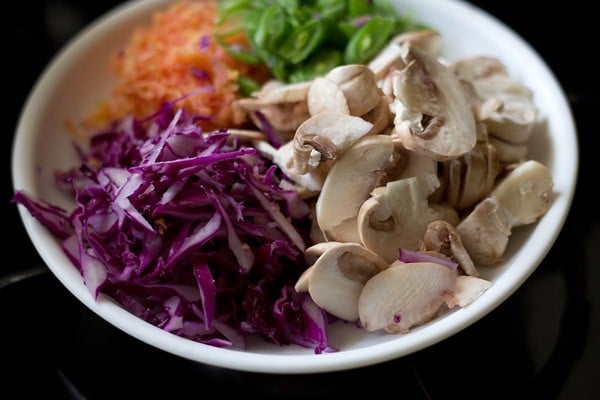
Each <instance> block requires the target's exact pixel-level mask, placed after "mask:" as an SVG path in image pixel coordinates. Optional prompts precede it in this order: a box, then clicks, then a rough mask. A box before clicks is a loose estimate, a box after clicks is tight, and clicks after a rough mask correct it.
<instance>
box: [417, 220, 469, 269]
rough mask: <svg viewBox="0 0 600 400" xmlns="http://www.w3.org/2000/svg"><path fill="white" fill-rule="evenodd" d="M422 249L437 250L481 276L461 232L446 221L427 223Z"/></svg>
mask: <svg viewBox="0 0 600 400" xmlns="http://www.w3.org/2000/svg"><path fill="white" fill-rule="evenodd" d="M421 251H436V252H439V253H441V254H442V255H444V256H446V257H447V258H448V259H450V260H452V261H454V262H456V263H457V264H458V265H459V266H460V267H461V268H462V270H463V271H464V272H465V273H466V274H467V275H470V276H479V272H478V271H477V268H475V264H474V263H473V260H472V259H471V256H470V255H469V252H468V251H467V249H465V246H464V245H463V243H462V240H461V239H460V234H459V233H458V231H457V230H456V228H454V226H452V225H451V224H450V223H448V222H446V221H441V220H439V221H433V222H432V223H430V224H429V225H427V230H426V231H425V235H424V236H423V242H422V248H421Z"/></svg>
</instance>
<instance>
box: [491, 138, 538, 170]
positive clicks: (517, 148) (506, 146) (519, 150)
mask: <svg viewBox="0 0 600 400" xmlns="http://www.w3.org/2000/svg"><path fill="white" fill-rule="evenodd" d="M489 141H490V144H491V145H492V146H494V147H495V148H496V153H497V154H498V160H499V161H500V162H502V163H505V164H508V163H520V162H523V161H525V160H526V159H527V153H528V151H529V148H528V146H527V144H526V143H521V144H518V143H509V142H507V141H505V140H502V139H499V138H497V137H493V136H492V137H490V138H489Z"/></svg>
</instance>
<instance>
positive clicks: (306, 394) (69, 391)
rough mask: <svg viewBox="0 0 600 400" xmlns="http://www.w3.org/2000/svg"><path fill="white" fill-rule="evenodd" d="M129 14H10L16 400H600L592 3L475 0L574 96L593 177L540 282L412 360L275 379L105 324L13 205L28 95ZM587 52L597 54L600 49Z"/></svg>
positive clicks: (9, 262) (6, 386)
mask: <svg viewBox="0 0 600 400" xmlns="http://www.w3.org/2000/svg"><path fill="white" fill-rule="evenodd" d="M91 3H94V5H92V4H91ZM118 3H119V2H118V1H115V0H111V1H106V0H105V1H102V2H100V1H97V2H91V1H75V0H64V1H58V0H56V1H55V0H51V1H29V2H17V3H15V7H16V8H15V9H16V12H11V13H9V14H5V16H4V18H5V19H6V22H3V23H2V24H1V25H2V27H1V29H2V35H1V36H0V41H1V42H0V43H2V47H1V49H2V50H1V51H2V54H3V57H2V62H1V65H2V67H1V68H2V73H1V74H0V79H1V80H2V86H1V89H2V93H3V95H4V101H3V106H2V117H3V118H2V122H3V123H4V126H5V128H4V133H3V135H2V138H3V143H4V145H3V147H2V151H3V154H4V156H3V157H2V163H3V168H2V171H3V172H2V174H3V176H4V178H3V180H2V182H4V183H3V185H2V199H3V200H2V201H3V203H2V204H3V205H2V207H3V210H4V213H3V214H4V218H3V222H4V225H3V227H4V234H3V235H2V236H3V237H2V248H3V249H4V253H5V254H6V259H5V261H4V262H3V263H2V264H3V265H2V268H1V269H0V278H1V277H16V276H18V275H19V274H25V275H27V274H29V273H31V275H32V276H30V277H29V278H27V279H23V280H21V281H20V282H18V283H12V284H9V285H7V286H4V287H2V286H1V285H0V310H1V311H0V313H1V317H0V321H1V322H0V343H2V346H3V347H4V348H3V350H2V357H1V358H0V359H1V360H2V361H1V365H2V368H1V370H2V372H0V387H1V388H2V390H3V391H5V393H12V395H11V396H14V398H29V397H31V396H33V395H36V394H44V395H45V396H46V397H48V398H65V399H84V398H85V399H104V398H127V397H131V398H133V396H135V398H137V397H139V398H144V397H145V398H164V396H169V397H168V398H171V399H173V398H178V397H179V396H184V395H190V394H193V395H194V394H195V396H198V397H201V396H203V395H205V393H206V389H209V388H210V389H214V390H215V391H216V393H217V394H219V395H220V394H223V395H228V394H237V393H246V394H253V395H256V396H257V397H258V396H260V398H278V397H285V398H305V399H306V398H311V397H313V396H315V395H316V396H317V397H319V398H320V397H330V396H334V395H346V394H354V393H357V392H364V391H365V390H366V391H367V392H369V391H370V392H372V393H373V394H380V393H381V394H384V395H388V396H389V395H391V394H394V396H397V397H396V398H403V399H404V398H407V399H446V398H458V397H460V398H478V399H479V398H483V399H496V398H498V399H515V398H529V399H538V398H539V399H565V400H567V399H569V400H570V399H598V398H600V379H598V377H600V372H598V371H599V370H600V262H599V261H600V256H599V254H600V253H599V252H598V246H599V245H600V217H599V215H600V212H599V208H598V205H597V204H598V202H597V201H596V200H595V199H596V198H595V196H594V192H596V191H597V190H595V189H594V186H593V183H594V182H597V176H596V175H595V174H596V173H597V172H598V171H599V168H598V166H597V165H596V164H594V158H595V157H594V153H595V149H596V148H597V145H598V142H599V141H598V135H599V134H600V133H599V132H598V127H597V123H596V121H597V114H598V107H599V106H600V104H599V101H598V100H599V97H600V96H599V95H598V92H597V91H596V90H597V84H598V72H597V67H596V65H595V64H594V63H593V62H592V61H591V60H588V59H587V58H586V53H585V51H584V50H579V49H580V48H581V47H580V43H583V45H584V46H586V43H588V42H590V41H591V40H592V39H593V35H592V34H591V33H590V32H591V31H592V30H593V27H594V25H593V24H594V22H592V18H593V16H592V14H593V13H592V12H591V11H589V12H586V11H585V6H578V2H577V1H575V2H569V8H568V9H567V8H563V9H560V10H558V9H553V8H551V7H550V6H548V7H547V9H546V10H545V11H544V12H545V13H546V14H544V15H545V16H544V17H542V16H541V15H540V16H535V15H532V14H530V13H528V12H524V11H522V10H521V8H520V7H521V5H522V4H523V2H518V1H512V0H506V1H502V2H498V1H483V0H478V1H472V3H474V4H475V5H477V6H479V7H481V8H482V9H484V10H486V11H488V12H489V13H491V14H492V15H494V16H496V17H498V18H499V19H500V20H502V21H504V22H505V23H506V24H507V25H508V26H509V27H511V28H512V29H513V30H515V31H516V32H517V33H518V34H520V35H521V36H522V37H523V38H524V39H525V40H527V41H528V42H529V43H530V44H531V45H532V46H533V47H534V48H535V49H536V50H537V51H538V52H539V53H540V55H541V56H542V57H543V58H544V59H545V60H546V62H547V63H548V65H549V66H550V67H551V69H552V70H553V71H554V73H555V74H556V76H557V78H558V79H559V81H560V83H561V85H562V86H563V88H564V90H565V92H566V93H567V95H568V98H569V101H570V104H571V107H572V110H573V113H574V116H575V120H576V124H577V129H578V135H579V137H578V140H579V143H580V174H579V180H578V187H577V191H576V195H575V199H574V203H573V208H572V211H571V213H570V214H569V217H568V219H567V221H566V224H565V226H564V228H563V231H562V233H561V234H560V236H559V238H558V240H557V241H556V244H555V245H554V247H553V248H552V249H551V251H550V253H549V254H548V256H547V257H546V258H545V259H544V261H543V262H542V264H541V265H540V266H539V268H538V269H537V270H536V272H535V273H534V274H533V275H532V276H531V277H530V279H528V280H527V281H526V283H525V284H524V285H523V286H522V287H521V288H520V289H519V290H518V291H517V292H516V293H515V294H514V295H513V296H511V297H510V298H509V299H508V300H507V301H506V302H504V303H503V304H502V305H501V306H499V307H498V308H497V309H496V310H494V311H493V312H491V313H490V314H488V315H487V316H486V317H484V318H483V319H482V320H480V321H478V322H477V323H475V324H473V325H472V326H470V327H469V328H467V329H465V330H463V331H461V332H460V333H458V334H456V335H454V336H452V337H451V338H448V339H446V340H444V341H443V342H440V343H438V344H436V345H434V346H432V347H429V348H427V349H424V350H422V351H419V352H417V353H414V354H412V355H409V356H406V357H403V358H400V359H397V360H393V361H390V362H386V363H383V364H380V365H376V366H372V367H365V368H360V369H355V370H350V371H344V372H335V373H327V374H318V375H317V374H315V375H310V374H309V375H266V374H265V375H263V374H253V373H245V372H238V371H231V370H225V369H220V368H214V367H209V366H204V365H200V364H196V363H192V362H189V361H186V360H182V359H180V358H178V357H175V356H172V355H170V354H166V353H164V352H161V351H159V350H156V349H154V348H151V347H149V346H147V345H145V344H144V343H141V342H139V341H137V340H136V339H133V338H131V337H129V336H127V335H125V334H124V333H122V332H121V331H119V330H117V329H115V328H113V327H112V326H110V325H108V324H107V323H105V322H104V321H103V320H101V319H100V318H99V317H97V316H95V315H94V314H92V313H91V312H90V311H89V310H88V309H87V308H85V307H84V306H83V305H82V304H81V303H79V302H78V300H77V299H75V298H74V297H73V296H71V295H70V294H69V293H68V292H67V291H66V290H65V289H64V288H63V287H62V286H61V284H60V283H59V282H58V280H57V279H56V278H54V276H53V275H51V274H50V273H48V272H43V271H45V269H44V268H37V266H40V265H41V259H40V258H39V256H38V255H37V253H36V252H35V250H34V248H33V246H32V245H31V243H30V242H29V239H28V237H27V235H26V233H25V230H24V229H23V227H22V225H21V221H20V219H19V217H18V214H17V212H16V207H15V206H14V205H13V204H10V197H11V194H12V186H11V181H10V180H11V178H10V157H11V155H10V150H11V144H12V134H13V132H14V127H15V124H16V121H17V117H18V114H19V112H20V108H21V106H22V105H23V102H24V101H25V96H26V95H27V93H28V92H29V90H30V89H31V87H32V85H33V84H34V82H35V79H36V78H37V77H38V76H39V74H40V73H41V71H42V69H43V68H44V66H45V65H46V63H47V62H48V60H49V58H50V57H51V56H52V55H54V54H55V52H56V51H57V50H58V49H59V48H60V47H61V46H62V44H64V42H65V40H68V38H69V37H71V36H72V35H73V34H75V33H76V32H77V31H78V30H79V29H81V28H82V27H83V26H84V25H85V24H87V23H89V22H90V21H92V20H93V19H94V18H96V17H97V16H99V15H101V14H102V13H103V12H105V11H106V10H108V9H110V8H111V7H112V6H114V5H116V4H118ZM580 3H581V4H583V2H580ZM588 21H589V22H588ZM595 23H596V24H597V22H595ZM5 30H6V31H5ZM576 43H577V44H576ZM573 46H578V47H577V49H575V48H574V47H573ZM587 46H588V47H589V50H590V51H594V50H593V49H592V47H594V44H592V43H591V42H590V44H588V45H587ZM572 47H573V48H572ZM4 282H7V280H6V279H5V280H4ZM0 397H3V396H0ZM10 398H13V397H10Z"/></svg>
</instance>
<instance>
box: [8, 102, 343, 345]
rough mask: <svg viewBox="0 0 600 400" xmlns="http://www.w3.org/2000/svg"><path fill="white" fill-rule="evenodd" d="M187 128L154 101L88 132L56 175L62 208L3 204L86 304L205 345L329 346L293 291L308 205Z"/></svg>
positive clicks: (245, 154) (250, 158) (308, 303)
mask: <svg viewBox="0 0 600 400" xmlns="http://www.w3.org/2000/svg"><path fill="white" fill-rule="evenodd" d="M196 121H197V118H196V117H194V116H192V115H190V114H188V113H186V112H184V110H183V109H179V110H178V111H175V109H174V107H173V106H172V105H171V104H169V103H166V104H165V105H163V107H162V108H161V110H160V111H159V112H158V113H156V114H155V115H154V116H153V117H151V118H149V119H147V120H139V119H135V118H126V119H123V120H120V121H117V122H115V123H114V124H113V125H112V126H111V127H109V128H107V129H103V130H101V131H98V132H97V133H95V134H94V135H93V136H92V137H91V142H90V149H89V152H85V151H83V150H81V154H82V164H81V166H80V167H79V168H77V169H73V170H70V171H66V172H63V173H60V174H58V175H57V177H58V179H59V181H60V182H61V184H66V185H67V186H68V187H70V188H72V193H73V196H74V199H75V202H76V206H75V208H74V210H73V211H72V212H70V213H69V212H67V211H65V210H62V209H60V208H57V207H55V206H51V205H48V204H46V203H44V202H43V201H37V200H34V199H32V198H31V197H30V196H29V195H28V194H27V193H24V192H21V191H19V192H17V193H16V194H15V196H14V201H15V202H17V203H19V204H22V205H24V206H25V207H26V208H27V209H28V210H29V211H30V213H31V214H32V215H33V216H34V217H36V218H37V219H38V220H39V221H40V222H41V223H43V224H44V225H45V226H46V227H47V228H48V229H49V230H50V231H51V232H52V233H53V234H54V235H55V236H56V237H57V238H59V239H61V240H62V243H63V247H64V250H65V252H66V253H67V254H68V256H69V258H70V259H71V260H72V261H73V262H74V264H75V265H76V266H77V267H78V268H79V269H80V270H81V273H82V275H83V278H84V280H85V283H86V285H87V287H88V289H89V290H90V291H91V293H92V295H93V296H94V297H97V296H98V295H99V294H100V293H104V294H106V295H108V296H110V297H112V298H113V299H115V301H117V302H118V303H119V304H121V305H122V306H123V307H124V308H126V309H127V310H129V311H131V312H132V313H134V314H135V315H137V316H139V317H140V318H142V319H144V320H146V321H148V322H150V323H152V324H154V325H156V326H158V327H161V328H163V329H165V330H167V331H170V332H172V333H174V334H176V335H179V336H183V337H187V338H189V339H192V340H196V341H199V342H202V343H207V344H211V345H216V346H231V347H242V348H243V346H244V337H246V336H247V335H255V334H256V335H261V336H262V337H264V338H265V339H266V340H268V341H270V342H274V343H278V344H289V343H297V344H301V345H304V346H308V347H312V348H314V349H315V352H317V353H320V352H323V351H335V349H334V348H332V347H330V346H329V345H328V343H327V335H326V332H325V325H326V323H327V315H325V314H324V311H322V310H320V309H318V307H316V306H315V305H314V304H312V300H311V299H310V298H309V297H308V296H307V295H306V294H299V293H296V292H295V291H294V290H293V285H294V284H295V282H296V280H297V279H298V277H299V276H300V274H301V273H302V271H303V270H304V269H305V268H306V267H307V266H306V262H305V260H304V254H303V251H304V248H305V243H308V242H309V239H308V237H309V236H308V235H309V230H310V220H309V208H308V206H307V205H306V204H305V203H304V202H303V201H301V199H300V198H299V197H298V194H297V193H296V192H295V191H293V190H289V189H283V188H282V187H281V185H282V181H283V180H286V179H287V178H286V177H285V176H283V175H282V174H281V172H280V171H279V169H277V168H276V167H275V166H272V165H270V164H269V163H267V162H266V161H265V160H264V159H262V158H261V157H260V156H259V155H258V154H257V153H256V150H255V149H253V148H251V147H247V146H245V145H243V144H242V143H241V142H240V141H239V140H238V139H237V138H234V137H232V136H230V135H229V133H228V132H227V131H226V130H220V131H214V132H212V133H209V134H207V133H205V132H204V131H203V130H202V129H201V128H199V127H198V126H197V124H196ZM69 185H70V186H69Z"/></svg>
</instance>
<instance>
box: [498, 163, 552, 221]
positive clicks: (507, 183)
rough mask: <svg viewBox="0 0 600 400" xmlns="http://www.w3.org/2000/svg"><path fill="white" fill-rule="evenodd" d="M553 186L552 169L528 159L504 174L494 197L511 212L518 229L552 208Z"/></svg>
mask: <svg viewBox="0 0 600 400" xmlns="http://www.w3.org/2000/svg"><path fill="white" fill-rule="evenodd" d="M552 189H553V182H552V176H551V175H550V171H549V170H548V168H547V167H546V166H545V165H544V164H542V163H540V162H539V161H535V160H528V161H525V162H523V163H521V164H519V165H518V166H517V167H516V168H515V169H513V170H512V171H511V172H510V173H509V174H508V175H507V176H506V177H504V179H502V180H501V181H500V182H499V183H498V184H497V185H496V187H495V188H494V190H493V191H492V193H491V194H490V196H491V197H494V198H495V199H497V200H498V202H500V204H502V206H503V207H504V208H505V209H506V210H507V212H508V213H510V215H511V216H512V224H511V226H512V227H513V228H514V227H517V226H521V225H526V224H531V223H533V222H535V221H536V220H537V219H538V218H540V217H541V216H542V215H544V214H545V213H546V212H547V211H548V210H549V209H550V206H551V204H552V197H553V194H552Z"/></svg>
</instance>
